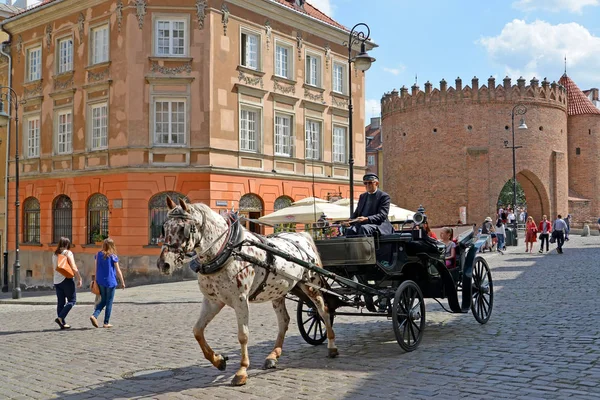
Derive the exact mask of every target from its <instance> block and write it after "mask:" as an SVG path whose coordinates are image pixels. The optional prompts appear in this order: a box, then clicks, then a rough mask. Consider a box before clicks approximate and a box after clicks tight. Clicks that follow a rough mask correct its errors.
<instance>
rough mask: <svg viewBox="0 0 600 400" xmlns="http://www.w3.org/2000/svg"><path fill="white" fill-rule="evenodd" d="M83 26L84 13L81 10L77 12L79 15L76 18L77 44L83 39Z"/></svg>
mask: <svg viewBox="0 0 600 400" xmlns="http://www.w3.org/2000/svg"><path fill="white" fill-rule="evenodd" d="M84 26H85V15H83V13H82V12H80V13H79V17H78V18H77V29H79V44H81V41H82V40H83V30H84Z"/></svg>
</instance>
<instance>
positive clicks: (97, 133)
mask: <svg viewBox="0 0 600 400" xmlns="http://www.w3.org/2000/svg"><path fill="white" fill-rule="evenodd" d="M91 117H92V150H97V149H104V148H106V147H108V105H107V104H106V103H102V104H94V105H92V107H91Z"/></svg>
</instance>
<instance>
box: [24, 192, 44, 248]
mask: <svg viewBox="0 0 600 400" xmlns="http://www.w3.org/2000/svg"><path fill="white" fill-rule="evenodd" d="M23 242H24V243H40V202H39V201H38V199H36V198H35V197H29V198H27V199H25V202H24V203H23Z"/></svg>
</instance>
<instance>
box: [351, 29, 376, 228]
mask: <svg viewBox="0 0 600 400" xmlns="http://www.w3.org/2000/svg"><path fill="white" fill-rule="evenodd" d="M360 27H364V28H365V29H366V30H367V33H366V34H365V33H364V32H363V31H358V30H357V28H360ZM361 29H362V28H361ZM370 36H371V29H370V28H369V27H368V26H367V24H365V23H362V22H361V23H359V24H356V25H354V27H353V28H352V30H351V31H350V35H349V36H348V43H347V44H348V93H349V95H350V99H349V101H348V130H349V131H348V165H349V167H350V168H349V171H348V173H349V174H350V218H352V213H353V212H354V153H353V148H354V142H353V134H352V63H354V66H355V67H356V69H358V70H360V71H363V72H364V71H366V70H368V69H369V68H371V64H372V63H373V62H375V59H374V58H373V57H371V56H369V55H368V54H367V51H366V46H365V42H366V41H367V40H369V38H370ZM358 43H360V53H359V54H358V55H357V56H356V57H354V58H352V46H354V45H355V44H358Z"/></svg>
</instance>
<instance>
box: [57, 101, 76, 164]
mask: <svg viewBox="0 0 600 400" xmlns="http://www.w3.org/2000/svg"><path fill="white" fill-rule="evenodd" d="M67 116H68V118H67ZM63 118H65V120H63ZM55 129H56V149H55V150H56V151H55V154H71V153H73V110H71V109H70V108H69V109H63V110H58V111H56V128H55ZM61 147H62V149H61Z"/></svg>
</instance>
